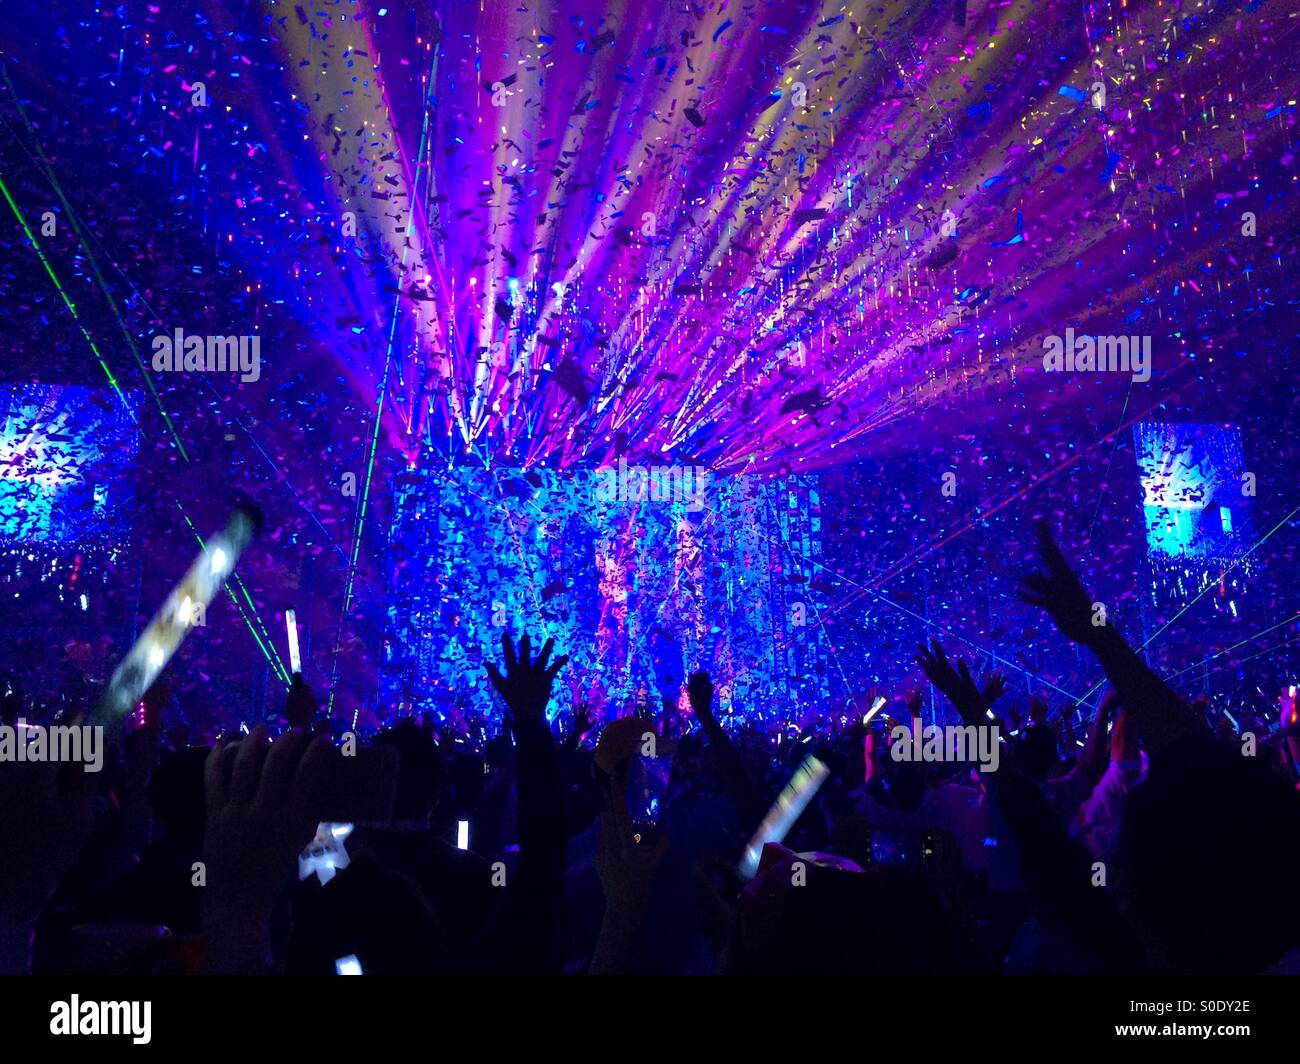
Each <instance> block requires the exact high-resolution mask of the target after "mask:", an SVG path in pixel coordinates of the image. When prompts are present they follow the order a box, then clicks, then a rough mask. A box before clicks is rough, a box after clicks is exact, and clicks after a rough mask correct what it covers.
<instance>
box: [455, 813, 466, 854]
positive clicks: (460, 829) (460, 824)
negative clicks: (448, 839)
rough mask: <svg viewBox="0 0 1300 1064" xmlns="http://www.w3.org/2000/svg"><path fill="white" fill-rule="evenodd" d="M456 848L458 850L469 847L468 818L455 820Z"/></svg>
mask: <svg viewBox="0 0 1300 1064" xmlns="http://www.w3.org/2000/svg"><path fill="white" fill-rule="evenodd" d="M456 849H458V850H468V849H469V821H468V820H458V821H456Z"/></svg>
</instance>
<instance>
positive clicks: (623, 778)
mask: <svg viewBox="0 0 1300 1064" xmlns="http://www.w3.org/2000/svg"><path fill="white" fill-rule="evenodd" d="M627 773H628V767H627V763H626V762H624V763H623V764H622V765H621V766H620V767H619V768H618V769H617V770H616V771H615V772H614V773H613V774H612V775H611V776H609V777H608V778H606V779H602V781H601V782H602V784H603V790H602V797H603V799H604V803H605V811H604V812H603V813H602V814H601V818H600V849H599V851H598V852H597V854H596V871H597V873H598V874H599V875H600V885H601V888H602V889H603V890H604V892H605V915H604V917H603V918H602V920H601V923H600V936H599V938H598V939H597V940H596V949H595V951H594V953H593V954H592V958H591V969H590V972H591V974H592V975H620V974H625V973H626V972H627V970H628V962H629V959H630V958H631V955H632V949H633V946H634V945H635V944H636V939H637V935H638V934H639V933H640V930H641V925H642V923H643V922H644V920H645V911H646V904H647V902H648V900H649V896H650V886H651V884H652V883H653V882H654V877H655V874H656V873H657V872H658V870H659V865H660V863H661V862H662V861H663V856H664V853H665V851H666V850H667V848H668V840H667V839H666V838H664V837H663V836H660V837H659V838H658V839H657V840H656V841H655V842H654V843H650V844H645V843H641V842H639V841H637V837H636V832H635V831H634V829H633V827H632V823H631V819H630V818H629V816H628V814H627V809H626V807H625V806H624V804H623V801H622V797H621V796H622V795H623V794H625V793H626V792H627Z"/></svg>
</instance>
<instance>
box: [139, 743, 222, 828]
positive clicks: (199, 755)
mask: <svg viewBox="0 0 1300 1064" xmlns="http://www.w3.org/2000/svg"><path fill="white" fill-rule="evenodd" d="M207 760H208V751H207V749H206V748H205V747H196V746H187V747H185V748H184V749H182V750H177V751H176V752H175V753H172V754H164V755H163V757H162V760H160V761H159V762H158V767H157V768H155V769H154V771H153V776H151V777H150V779H149V805H150V806H151V807H152V808H153V811H154V814H155V815H156V816H157V817H158V819H159V820H161V821H162V824H163V828H164V830H165V831H166V833H167V838H168V841H170V842H177V843H182V844H184V843H188V844H191V845H193V846H195V847H197V846H199V845H201V844H202V842H203V828H204V824H205V823H206V819H207V818H206V811H205V807H204V797H203V766H204V765H205V764H207Z"/></svg>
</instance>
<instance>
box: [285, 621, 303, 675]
mask: <svg viewBox="0 0 1300 1064" xmlns="http://www.w3.org/2000/svg"><path fill="white" fill-rule="evenodd" d="M284 626H285V627H286V628H287V629H289V673H290V675H297V674H298V673H300V672H302V658H301V657H300V656H299V654H298V614H297V613H296V612H295V611H293V610H285V611H284Z"/></svg>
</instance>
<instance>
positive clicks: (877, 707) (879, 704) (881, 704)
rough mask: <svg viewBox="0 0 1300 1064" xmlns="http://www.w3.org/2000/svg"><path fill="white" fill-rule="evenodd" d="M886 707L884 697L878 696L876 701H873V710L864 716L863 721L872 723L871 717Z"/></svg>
mask: <svg viewBox="0 0 1300 1064" xmlns="http://www.w3.org/2000/svg"><path fill="white" fill-rule="evenodd" d="M884 708H885V700H884V698H883V697H881V696H877V697H876V700H875V702H873V703H872V706H871V712H870V713H868V714H867V715H866V716H864V717H863V718H862V723H863V724H870V723H871V718H872V717H874V716H875V715H876V714H877V713H879V712H880V711H881V710H882V709H884Z"/></svg>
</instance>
